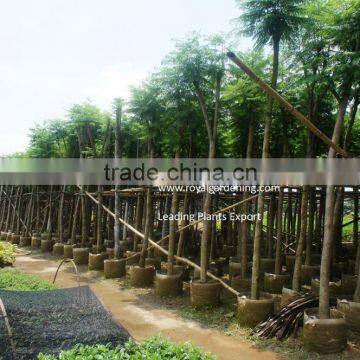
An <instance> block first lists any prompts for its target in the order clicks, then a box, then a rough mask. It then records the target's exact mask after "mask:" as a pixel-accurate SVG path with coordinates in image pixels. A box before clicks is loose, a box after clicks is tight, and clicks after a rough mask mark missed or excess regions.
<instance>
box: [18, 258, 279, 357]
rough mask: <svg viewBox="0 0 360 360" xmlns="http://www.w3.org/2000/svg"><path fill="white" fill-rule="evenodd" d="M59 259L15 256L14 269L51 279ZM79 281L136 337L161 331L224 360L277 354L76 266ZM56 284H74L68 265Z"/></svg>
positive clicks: (64, 285)
mask: <svg viewBox="0 0 360 360" xmlns="http://www.w3.org/2000/svg"><path fill="white" fill-rule="evenodd" d="M57 265H58V261H56V260H55V259H45V258H43V257H41V256H39V255H36V254H32V255H27V256H17V259H16V268H18V269H19V270H21V271H24V272H27V273H30V274H36V275H38V276H40V277H41V278H43V279H46V280H49V281H52V280H53V277H54V274H55V271H56V268H57ZM79 272H80V275H81V284H82V285H84V284H87V285H89V286H91V288H92V289H93V290H94V291H95V293H96V294H97V295H98V297H99V298H100V299H101V300H102V301H103V303H104V304H105V306H106V307H107V308H108V310H110V311H111V312H112V314H113V315H114V317H115V319H116V320H117V321H119V322H120V323H121V324H122V326H124V327H125V328H126V330H127V331H128V332H129V333H130V334H131V336H133V337H134V338H135V339H136V340H142V339H144V338H147V337H150V336H153V335H155V334H159V333H161V334H162V335H164V336H165V337H168V338H169V339H170V340H172V341H175V342H176V341H188V340H191V341H192V342H193V343H194V344H196V345H198V346H200V347H202V348H203V349H204V350H205V351H209V352H211V353H213V354H214V355H216V356H217V357H218V359H224V360H236V359H241V360H262V359H267V360H275V359H279V357H277V356H276V354H274V353H272V352H268V351H260V350H258V349H255V348H253V347H251V345H250V344H249V343H247V342H245V341H241V340H239V339H237V338H235V337H228V336H226V335H224V334H222V333H221V332H219V331H217V330H214V329H208V328H204V327H202V326H201V325H200V324H198V323H196V322H193V321H186V320H183V319H181V318H180V317H179V316H178V315H176V314H175V313H174V312H172V311H171V310H168V309H159V308H156V307H154V306H153V305H152V304H149V303H148V302H146V301H145V300H144V299H141V298H140V297H139V296H137V295H135V294H133V293H131V292H130V291H127V290H123V289H121V290H120V289H119V288H118V286H116V282H115V281H112V280H104V279H102V278H101V277H100V276H99V274H97V275H96V274H95V275H94V272H88V271H87V269H85V268H80V269H79ZM56 283H57V284H58V285H59V286H61V287H73V286H76V285H77V282H76V277H75V275H74V273H73V272H72V270H71V269H70V268H68V267H67V268H63V270H61V272H60V273H59V275H58V279H57V280H56Z"/></svg>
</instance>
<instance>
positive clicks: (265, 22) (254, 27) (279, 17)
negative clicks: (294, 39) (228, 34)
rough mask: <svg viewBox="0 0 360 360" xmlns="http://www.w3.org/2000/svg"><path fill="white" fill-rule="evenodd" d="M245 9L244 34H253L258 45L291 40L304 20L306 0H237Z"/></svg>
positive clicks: (242, 20)
mask: <svg viewBox="0 0 360 360" xmlns="http://www.w3.org/2000/svg"><path fill="white" fill-rule="evenodd" d="M237 3H238V4H239V6H240V7H241V8H242V9H243V10H244V12H243V14H242V15H241V16H240V18H239V20H240V27H241V31H242V33H243V34H244V35H247V36H252V37H253V39H255V40H256V45H257V46H258V47H262V46H264V45H266V44H268V43H269V42H273V43H276V42H280V40H281V39H284V40H289V39H290V38H291V36H292V34H294V32H295V31H296V30H297V29H298V27H299V26H300V25H301V24H302V23H303V22H304V17H303V16H302V11H303V9H302V4H303V3H304V0H237Z"/></svg>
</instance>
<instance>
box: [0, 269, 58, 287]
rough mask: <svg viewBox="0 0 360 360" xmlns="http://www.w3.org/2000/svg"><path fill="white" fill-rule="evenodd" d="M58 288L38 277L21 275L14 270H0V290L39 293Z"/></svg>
mask: <svg viewBox="0 0 360 360" xmlns="http://www.w3.org/2000/svg"><path fill="white" fill-rule="evenodd" d="M57 288H58V287H57V286H56V285H53V284H51V283H50V282H48V281H45V280H42V279H41V278H39V277H38V276H34V275H29V274H25V273H22V272H20V271H18V270H14V269H0V289H1V290H20V291H39V290H54V289H57Z"/></svg>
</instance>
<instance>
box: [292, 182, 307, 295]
mask: <svg viewBox="0 0 360 360" xmlns="http://www.w3.org/2000/svg"><path fill="white" fill-rule="evenodd" d="M308 194H309V188H308V186H306V185H305V186H303V190H302V196H301V212H300V217H301V227H300V236H299V241H298V243H297V247H296V255H295V266H294V275H293V282H292V288H293V290H295V291H300V287H301V265H302V255H303V250H304V244H305V240H306V225H307V204H308Z"/></svg>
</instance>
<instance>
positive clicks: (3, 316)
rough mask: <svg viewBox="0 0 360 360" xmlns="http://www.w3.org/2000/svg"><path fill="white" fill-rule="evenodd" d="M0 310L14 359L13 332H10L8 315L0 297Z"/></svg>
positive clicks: (15, 354) (15, 357) (15, 356)
mask: <svg viewBox="0 0 360 360" xmlns="http://www.w3.org/2000/svg"><path fill="white" fill-rule="evenodd" d="M0 310H1V313H2V314H3V315H2V316H1V317H2V318H3V319H4V323H5V327H6V331H7V333H8V336H9V339H10V346H11V351H12V358H13V359H14V360H16V359H17V358H18V357H17V353H16V348H15V342H14V335H13V332H12V330H11V327H10V323H9V317H8V316H7V313H6V310H5V306H4V303H3V302H2V300H1V299H0Z"/></svg>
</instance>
